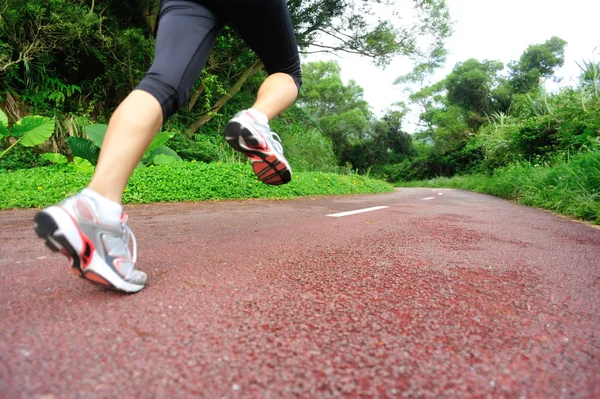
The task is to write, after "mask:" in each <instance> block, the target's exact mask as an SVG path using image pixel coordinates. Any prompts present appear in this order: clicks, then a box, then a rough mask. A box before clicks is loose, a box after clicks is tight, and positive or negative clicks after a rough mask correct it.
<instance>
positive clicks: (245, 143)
mask: <svg viewBox="0 0 600 399" xmlns="http://www.w3.org/2000/svg"><path fill="white" fill-rule="evenodd" d="M234 2H235V1H234ZM235 5H236V7H229V8H228V11H223V12H224V13H226V14H227V18H228V20H229V21H230V22H231V24H232V25H233V26H234V28H235V29H236V30H237V31H238V32H239V33H240V35H241V36H242V38H243V39H244V40H245V41H246V42H247V43H248V45H249V46H250V47H251V48H252V49H253V50H254V51H255V52H256V54H257V55H258V57H259V58H260V59H261V60H262V62H263V63H264V65H265V68H266V70H267V73H268V74H269V76H268V77H267V79H266V80H265V81H264V82H263V84H262V85H261V87H260V89H259V90H258V94H257V98H256V101H255V103H254V105H253V106H252V108H250V109H249V110H245V111H241V112H239V113H238V114H237V115H235V117H234V118H233V119H231V120H230V121H229V123H228V124H227V127H226V128H225V138H226V139H227V142H228V143H229V144H230V145H231V146H232V147H233V148H234V149H236V150H238V151H240V152H242V153H243V154H245V155H246V156H248V157H249V158H250V162H251V163H252V168H253V170H254V173H255V174H256V175H257V177H258V178H259V179H260V180H261V181H262V182H263V183H266V184H270V185H280V184H285V183H288V182H289V181H290V180H291V178H292V169H291V166H290V165H289V163H288V161H287V160H286V159H285V156H284V155H283V146H282V145H281V140H280V138H279V136H278V135H277V134H276V133H274V132H272V131H271V129H270V127H269V121H270V120H272V119H273V118H274V117H275V116H277V115H278V114H280V113H281V112H283V111H285V110H286V109H287V108H288V107H289V106H290V105H292V104H293V103H294V101H295V100H296V97H297V96H298V89H299V88H300V85H301V84H302V79H301V71H300V57H299V55H298V45H297V43H296V38H295V36H294V31H293V27H292V21H291V18H290V15H289V11H288V9H287V5H286V2H285V0H268V1H261V2H251V1H246V2H244V1H240V2H235Z"/></svg>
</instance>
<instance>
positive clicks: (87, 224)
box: [34, 194, 147, 292]
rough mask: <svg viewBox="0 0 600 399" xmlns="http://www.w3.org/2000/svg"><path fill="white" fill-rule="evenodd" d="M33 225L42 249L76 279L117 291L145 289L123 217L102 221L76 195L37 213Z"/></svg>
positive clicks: (93, 206)
mask: <svg viewBox="0 0 600 399" xmlns="http://www.w3.org/2000/svg"><path fill="white" fill-rule="evenodd" d="M34 223H35V225H34V228H35V232H36V233H37V235H38V236H39V237H40V238H43V239H45V240H46V246H47V247H48V248H50V249H51V250H52V251H53V252H59V251H60V252H61V253H62V254H63V255H65V256H66V257H67V258H68V259H69V262H70V266H71V271H73V272H74V273H75V274H76V275H78V276H79V277H82V278H84V279H86V280H88V281H90V282H92V283H95V284H97V285H101V286H103V287H106V288H111V289H114V290H117V291H124V292H138V291H140V290H141V289H142V288H144V287H145V285H146V280H147V276H146V273H144V272H142V271H139V270H135V262H136V257H137V245H136V241H135V236H134V235H133V233H132V232H131V230H130V229H129V227H128V226H127V215H125V214H123V215H122V217H121V220H118V221H115V222H113V221H108V220H103V219H102V216H101V215H100V213H99V212H98V208H97V206H96V203H95V201H94V200H93V199H92V198H90V197H87V196H85V195H82V194H78V195H75V196H73V197H70V198H67V199H66V200H64V201H63V202H61V203H60V204H59V205H56V206H51V207H49V208H46V209H44V210H42V211H40V212H39V213H38V214H37V215H36V216H35V218H34ZM130 240H131V241H132V243H133V256H132V255H131V252H130V251H129V242H130Z"/></svg>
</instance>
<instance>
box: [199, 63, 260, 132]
mask: <svg viewBox="0 0 600 399" xmlns="http://www.w3.org/2000/svg"><path fill="white" fill-rule="evenodd" d="M263 68H264V64H263V63H262V61H260V60H257V61H255V62H254V63H253V64H252V65H251V66H250V68H248V69H247V70H246V72H244V73H243V74H242V76H240V78H239V79H238V80H237V82H235V84H234V85H233V86H232V87H231V89H229V91H228V92H227V93H225V94H224V95H223V96H222V97H221V98H220V99H219V100H218V101H217V102H216V103H214V105H213V106H212V107H211V108H210V110H209V111H206V112H204V113H203V114H201V115H200V118H198V120H197V121H196V122H194V123H193V124H192V125H191V126H190V127H189V128H188V135H189V136H190V137H191V136H193V134H194V133H196V131H197V130H198V129H200V128H201V127H202V126H203V125H204V124H206V123H207V122H208V121H210V120H211V119H212V118H214V116H215V114H216V113H217V112H219V110H220V109H221V108H223V106H224V105H225V104H227V101H229V100H230V99H231V97H233V96H234V95H236V94H237V92H239V91H240V89H241V88H242V86H243V85H244V83H246V81H247V80H248V79H249V78H251V77H252V76H254V75H255V74H256V73H258V71H260V70H261V69H263Z"/></svg>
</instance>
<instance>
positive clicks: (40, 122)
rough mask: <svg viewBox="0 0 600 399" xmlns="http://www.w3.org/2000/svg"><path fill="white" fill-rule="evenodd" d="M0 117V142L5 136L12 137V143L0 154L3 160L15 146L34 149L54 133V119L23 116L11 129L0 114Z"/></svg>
mask: <svg viewBox="0 0 600 399" xmlns="http://www.w3.org/2000/svg"><path fill="white" fill-rule="evenodd" d="M2 115H3V116H0V126H2V129H1V131H2V132H3V133H4V134H2V137H0V140H1V139H2V138H3V137H4V136H5V135H6V136H8V137H12V143H11V144H10V145H9V146H8V147H7V148H6V149H5V150H4V151H2V152H1V153H0V159H1V158H3V157H4V156H5V155H6V154H7V153H8V152H9V151H10V150H11V149H13V148H14V147H15V146H16V145H17V144H21V145H22V146H24V147H34V146H37V145H40V144H43V143H45V142H46V141H47V140H48V139H49V138H50V136H52V133H54V119H51V118H45V117H42V116H25V117H23V118H22V119H20V120H18V121H17V122H16V123H15V124H14V125H13V126H12V127H10V128H8V125H5V124H4V123H5V122H6V123H8V118H7V117H6V114H4V113H2Z"/></svg>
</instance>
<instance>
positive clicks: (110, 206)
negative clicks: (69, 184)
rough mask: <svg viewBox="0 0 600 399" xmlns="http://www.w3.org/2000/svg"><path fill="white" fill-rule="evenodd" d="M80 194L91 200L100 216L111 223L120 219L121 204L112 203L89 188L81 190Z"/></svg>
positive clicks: (121, 212)
mask: <svg viewBox="0 0 600 399" xmlns="http://www.w3.org/2000/svg"><path fill="white" fill-rule="evenodd" d="M81 194H82V195H85V196H86V197H88V198H91V199H92V200H93V201H94V202H95V203H96V205H97V207H98V211H99V212H100V213H101V214H102V216H104V217H106V218H108V219H109V220H113V221H114V220H120V219H121V215H122V214H123V206H122V205H121V204H119V203H117V202H115V201H112V200H110V199H108V198H106V197H104V196H102V195H100V194H98V193H97V192H96V191H94V190H91V189H89V188H85V189H83V190H82V191H81Z"/></svg>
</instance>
